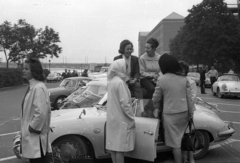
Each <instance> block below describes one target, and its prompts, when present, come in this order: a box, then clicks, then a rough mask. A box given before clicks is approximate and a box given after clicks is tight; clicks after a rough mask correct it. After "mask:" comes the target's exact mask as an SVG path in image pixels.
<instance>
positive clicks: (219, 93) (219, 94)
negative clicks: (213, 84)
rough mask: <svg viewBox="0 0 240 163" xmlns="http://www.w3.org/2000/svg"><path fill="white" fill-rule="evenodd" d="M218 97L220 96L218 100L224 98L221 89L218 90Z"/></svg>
mask: <svg viewBox="0 0 240 163" xmlns="http://www.w3.org/2000/svg"><path fill="white" fill-rule="evenodd" d="M217 96H218V98H223V95H222V94H221V92H220V89H219V88H217Z"/></svg>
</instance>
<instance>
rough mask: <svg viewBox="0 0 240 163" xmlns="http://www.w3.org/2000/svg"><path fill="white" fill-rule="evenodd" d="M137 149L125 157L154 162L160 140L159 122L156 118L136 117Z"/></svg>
mask: <svg viewBox="0 0 240 163" xmlns="http://www.w3.org/2000/svg"><path fill="white" fill-rule="evenodd" d="M135 125H136V126H135V136H136V137H135V147H134V150H133V151H131V152H127V153H125V156H127V157H131V158H137V159H141V160H147V161H154V159H155V158H156V155H157V153H156V142H157V138H158V130H159V120H158V119H156V118H144V117H135Z"/></svg>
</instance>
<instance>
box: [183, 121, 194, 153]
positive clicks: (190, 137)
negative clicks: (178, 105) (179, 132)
mask: <svg viewBox="0 0 240 163" xmlns="http://www.w3.org/2000/svg"><path fill="white" fill-rule="evenodd" d="M192 123H193V120H192V119H190V120H189V121H188V127H189V133H186V130H187V129H186V130H185V133H184V135H183V138H182V145H181V148H182V150H183V151H195V141H196V133H195V132H193V131H192Z"/></svg>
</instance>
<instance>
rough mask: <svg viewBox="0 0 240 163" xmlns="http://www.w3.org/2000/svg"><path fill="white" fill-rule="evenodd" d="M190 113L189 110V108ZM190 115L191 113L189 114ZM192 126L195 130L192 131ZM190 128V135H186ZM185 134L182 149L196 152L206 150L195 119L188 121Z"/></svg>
mask: <svg viewBox="0 0 240 163" xmlns="http://www.w3.org/2000/svg"><path fill="white" fill-rule="evenodd" d="M187 102H188V107H190V106H191V105H190V104H189V101H188V97H187ZM188 112H189V108H188ZM189 115H190V113H189ZM192 126H193V127H194V130H192ZM188 127H189V133H186V130H187V128H188ZM187 128H186V130H185V133H184V135H183V138H182V143H181V148H182V150H183V151H195V150H199V149H202V148H204V145H203V142H202V140H201V138H200V137H199V136H198V134H197V133H196V128H195V125H194V123H193V118H190V119H189V120H188V126H187Z"/></svg>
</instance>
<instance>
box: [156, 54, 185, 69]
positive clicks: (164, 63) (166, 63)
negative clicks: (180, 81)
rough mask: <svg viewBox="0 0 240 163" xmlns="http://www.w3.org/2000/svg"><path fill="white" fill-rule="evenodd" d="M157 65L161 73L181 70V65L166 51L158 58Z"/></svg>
mask: <svg viewBox="0 0 240 163" xmlns="http://www.w3.org/2000/svg"><path fill="white" fill-rule="evenodd" d="M158 64H159V67H160V69H161V71H162V73H163V74H166V73H173V74H177V73H179V72H181V70H182V69H181V66H180V64H179V63H178V61H177V59H176V58H175V57H173V56H171V55H169V54H167V53H164V54H163V55H162V56H161V57H160V59H159V60H158Z"/></svg>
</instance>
